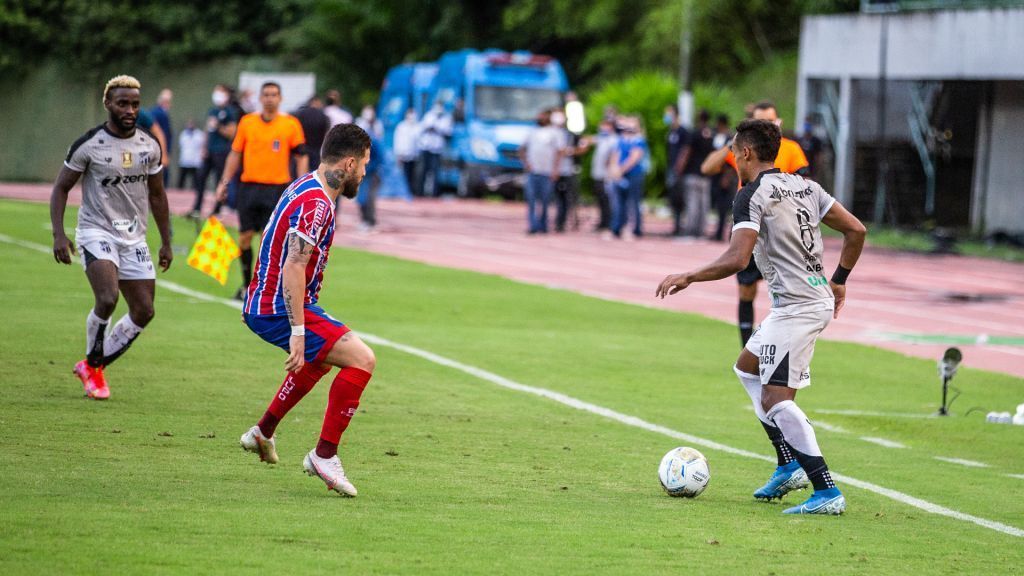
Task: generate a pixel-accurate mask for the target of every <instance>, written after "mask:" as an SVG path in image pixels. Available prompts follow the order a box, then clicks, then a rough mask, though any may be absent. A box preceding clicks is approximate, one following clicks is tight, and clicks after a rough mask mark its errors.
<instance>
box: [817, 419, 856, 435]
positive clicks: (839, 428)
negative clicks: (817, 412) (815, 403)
mask: <svg viewBox="0 0 1024 576" xmlns="http://www.w3.org/2000/svg"><path fill="white" fill-rule="evenodd" d="M811 425H812V426H814V427H815V428H821V429H822V430H825V431H828V432H832V433H834V434H849V433H850V431H849V430H847V429H846V428H843V427H842V426H836V425H835V424H829V423H828V422H823V421H821V420H818V419H817V418H815V419H814V420H812V421H811Z"/></svg>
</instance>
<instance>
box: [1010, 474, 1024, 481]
mask: <svg viewBox="0 0 1024 576" xmlns="http://www.w3.org/2000/svg"><path fill="white" fill-rule="evenodd" d="M1007 476H1009V477H1010V478H1016V479H1018V480H1024V474H1007Z"/></svg>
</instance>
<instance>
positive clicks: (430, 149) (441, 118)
mask: <svg viewBox="0 0 1024 576" xmlns="http://www.w3.org/2000/svg"><path fill="white" fill-rule="evenodd" d="M452 124H453V122H452V115H451V114H449V113H448V112H447V111H446V110H445V109H444V104H443V103H441V101H440V100H437V101H435V102H434V105H433V106H432V107H431V108H430V110H429V111H428V112H427V113H426V114H424V115H423V119H422V120H420V125H419V132H420V136H419V141H418V146H419V149H420V161H421V163H422V169H421V171H420V180H419V183H418V185H417V186H416V188H417V190H418V191H419V194H417V195H418V196H437V195H438V192H439V191H438V188H439V186H438V181H437V173H438V169H439V168H440V167H441V152H443V151H444V145H445V141H446V140H447V138H448V137H449V136H451V134H452V127H453V126H452ZM427 184H430V189H429V190H428V189H427Z"/></svg>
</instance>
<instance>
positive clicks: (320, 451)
mask: <svg viewBox="0 0 1024 576" xmlns="http://www.w3.org/2000/svg"><path fill="white" fill-rule="evenodd" d="M316 455H317V456H319V457H321V458H334V457H335V456H337V455H338V445H337V444H335V443H333V442H328V441H327V440H324V439H323V438H321V439H320V441H319V442H317V443H316Z"/></svg>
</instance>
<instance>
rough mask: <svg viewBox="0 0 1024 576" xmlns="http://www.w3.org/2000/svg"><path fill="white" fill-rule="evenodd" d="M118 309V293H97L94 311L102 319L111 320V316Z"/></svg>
mask: <svg viewBox="0 0 1024 576" xmlns="http://www.w3.org/2000/svg"><path fill="white" fill-rule="evenodd" d="M116 307H117V292H116V291H109V292H108V291H103V292H97V293H96V303H95V305H94V306H93V309H94V310H95V312H96V315H97V316H99V317H100V318H110V315H111V314H113V313H114V308H116Z"/></svg>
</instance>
